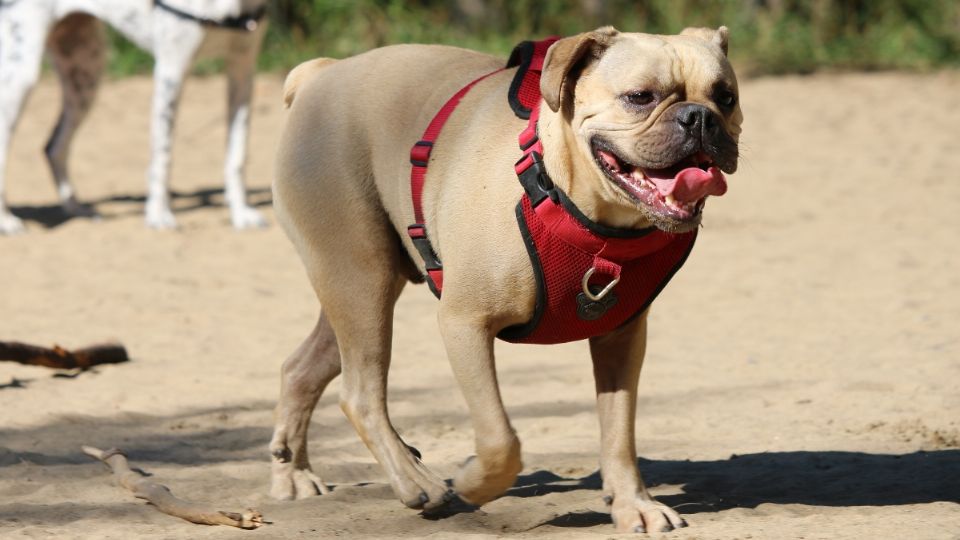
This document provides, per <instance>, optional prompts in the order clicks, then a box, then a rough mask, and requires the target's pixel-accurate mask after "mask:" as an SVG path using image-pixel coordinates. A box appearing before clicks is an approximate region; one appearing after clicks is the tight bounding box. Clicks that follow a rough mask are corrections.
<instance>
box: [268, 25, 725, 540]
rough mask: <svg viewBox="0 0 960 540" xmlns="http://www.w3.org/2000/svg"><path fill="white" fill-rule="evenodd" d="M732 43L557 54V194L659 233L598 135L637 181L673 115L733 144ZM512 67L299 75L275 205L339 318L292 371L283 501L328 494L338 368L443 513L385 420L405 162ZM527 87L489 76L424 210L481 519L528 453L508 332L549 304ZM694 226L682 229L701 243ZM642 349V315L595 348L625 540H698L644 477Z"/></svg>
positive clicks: (277, 461)
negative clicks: (518, 94) (616, 174)
mask: <svg viewBox="0 0 960 540" xmlns="http://www.w3.org/2000/svg"><path fill="white" fill-rule="evenodd" d="M726 41H727V36H726V29H721V30H718V31H715V30H707V29H693V30H691V31H688V32H687V33H686V34H685V35H679V36H650V35H644V34H624V33H619V32H617V31H616V30H614V29H612V28H603V29H599V30H597V31H594V32H589V33H585V34H580V35H578V36H574V37H571V38H567V39H563V40H561V41H559V42H557V43H556V44H555V45H553V47H552V48H551V49H550V51H549V53H548V56H547V58H546V62H545V67H544V71H543V77H542V80H541V90H542V94H543V99H544V103H543V104H542V105H541V120H540V125H539V131H540V137H541V139H542V140H543V144H544V149H545V152H544V153H545V161H546V166H547V169H548V171H549V173H550V174H551V176H552V178H553V180H554V182H555V183H556V184H557V186H558V187H560V188H561V189H563V190H564V191H565V192H566V193H567V194H568V195H569V197H570V198H571V200H572V201H574V202H575V203H576V204H577V205H578V206H579V208H580V209H581V210H582V211H583V212H584V213H585V214H586V215H587V216H588V217H590V218H591V219H593V220H595V221H599V222H601V223H603V224H605V225H609V226H616V227H632V228H640V227H647V226H650V225H651V223H656V219H654V218H652V217H651V215H650V214H649V213H648V212H646V211H644V210H643V208H641V206H642V205H640V204H639V203H637V202H635V201H634V200H632V199H631V198H629V197H628V196H627V195H626V194H624V193H623V192H622V191H621V190H620V189H619V188H617V187H616V186H614V185H613V184H612V183H611V182H610V180H608V179H607V178H606V177H605V176H604V175H603V173H602V172H601V170H600V169H599V168H598V166H597V164H596V163H595V160H594V157H593V155H592V151H591V148H590V137H591V136H593V135H595V134H597V133H602V134H603V135H604V137H606V138H607V139H608V140H609V141H610V142H611V143H613V144H614V145H615V146H616V147H617V148H618V151H619V152H621V153H622V154H623V155H624V156H627V157H629V158H630V160H631V161H633V162H635V163H641V164H642V163H644V162H645V161H656V159H659V158H658V157H657V156H655V155H654V154H652V153H651V152H649V151H648V150H646V149H645V146H644V145H645V144H646V143H648V142H649V141H651V140H659V138H660V137H661V133H660V132H661V131H662V130H663V129H665V128H664V124H667V123H668V122H670V120H669V118H668V114H669V111H671V110H672V109H671V107H672V106H673V105H675V104H677V103H681V102H694V103H699V104H702V105H704V106H706V107H707V108H709V109H710V110H711V111H714V112H715V113H716V114H717V115H718V117H720V118H721V119H722V127H723V129H724V130H725V132H726V133H727V134H728V135H729V136H730V137H732V138H733V139H734V140H735V139H736V137H737V136H738V135H739V132H740V123H741V114H740V110H739V107H735V108H734V109H733V110H730V111H726V112H724V111H722V110H720V109H719V108H718V107H717V105H716V104H715V103H714V102H713V98H712V97H711V96H712V94H711V92H712V91H713V90H712V89H713V88H714V87H715V85H716V84H724V85H727V87H729V88H731V89H733V91H734V92H735V91H736V79H735V77H734V74H733V71H732V69H731V68H730V65H729V63H728V62H727V60H726V56H725V49H726ZM502 63H503V61H502V60H501V59H499V58H494V57H491V56H488V55H485V54H480V53H476V52H472V51H466V50H462V49H456V48H451V47H442V46H414V45H400V46H392V47H386V48H382V49H377V50H374V51H370V52H368V53H365V54H362V55H359V56H356V57H353V58H350V59H347V60H342V61H332V60H329V59H321V60H316V61H313V62H310V63H307V64H305V65H303V66H302V67H300V68H298V69H297V70H296V71H294V72H293V73H292V74H291V77H290V79H289V80H288V83H287V85H286V88H285V91H284V94H285V99H286V100H287V103H288V106H289V107H290V111H289V118H288V122H287V125H286V127H285V129H284V132H283V136H282V139H281V142H280V145H279V151H278V157H277V169H276V174H277V176H276V183H275V185H274V197H275V205H276V209H277V215H278V219H279V220H280V222H281V223H282V224H283V226H284V227H285V229H286V231H287V233H288V235H289V236H290V238H291V240H292V241H293V243H294V245H295V246H296V248H297V250H298V251H299V253H300V256H301V258H302V259H303V261H304V264H305V265H306V269H307V273H308V276H309V279H310V281H311V283H312V285H313V287H314V290H315V292H316V294H317V297H318V299H319V300H320V303H321V304H322V306H323V312H322V315H321V317H320V321H319V322H318V324H317V327H316V329H315V330H314V332H313V333H312V334H311V336H310V337H308V338H307V340H306V341H305V342H304V344H303V345H302V346H301V347H300V349H298V350H297V352H295V353H294V354H293V355H292V356H291V357H290V358H289V359H288V360H287V362H286V363H285V364H284V368H283V388H282V391H281V398H280V403H279V405H278V407H277V427H276V431H275V433H274V438H273V441H272V442H271V451H272V454H273V456H274V478H273V490H272V492H273V494H274V495H275V496H277V497H280V498H293V497H303V496H309V495H313V494H316V493H317V492H318V490H321V491H322V490H325V489H326V488H325V487H324V486H323V484H322V482H321V481H320V479H319V478H318V477H317V476H315V475H314V474H313V473H312V472H311V470H310V465H309V460H308V458H307V450H306V431H307V425H308V424H309V419H310V414H311V412H312V410H313V407H314V405H315V404H316V401H317V399H318V398H319V397H320V394H321V393H322V391H323V389H324V388H325V387H326V385H327V383H328V382H329V381H330V380H332V379H333V378H334V377H336V375H338V374H339V373H340V371H341V368H342V372H343V375H344V380H343V390H342V396H341V406H342V408H343V410H344V412H345V413H346V415H347V416H348V417H349V418H350V420H351V422H352V423H353V425H354V426H355V427H356V429H357V432H358V433H359V434H360V437H361V438H362V439H363V441H364V442H365V443H366V445H367V446H368V448H370V450H371V451H372V453H373V454H374V456H375V457H376V459H377V460H378V461H379V462H380V463H381V465H382V466H383V467H384V468H385V470H386V472H387V474H388V476H389V478H390V482H391V484H392V486H393V488H394V490H395V492H396V493H397V494H398V496H399V497H400V499H401V500H402V501H403V502H404V503H405V504H407V505H408V506H411V507H417V508H421V507H422V508H425V509H433V508H436V507H438V506H440V505H442V504H444V502H445V501H446V500H447V487H446V485H445V484H444V482H443V481H442V480H441V479H440V478H438V477H437V476H435V475H434V474H433V473H431V472H430V471H429V470H428V469H426V467H425V466H424V465H423V464H422V463H421V462H420V460H419V459H418V458H417V457H416V456H415V454H414V453H413V452H412V451H411V449H410V448H409V447H407V446H406V445H405V444H404V442H403V441H402V440H401V439H400V438H399V437H398V435H397V433H396V431H395V430H394V429H393V427H392V425H391V423H390V420H389V418H388V415H387V405H386V380H387V370H388V367H389V362H390V342H391V332H392V322H391V321H392V312H393V306H394V303H395V301H396V299H397V297H398V296H399V294H400V291H401V290H402V288H403V286H404V284H405V283H406V281H407V280H408V276H410V274H411V270H412V264H416V265H417V266H418V268H419V269H420V270H422V262H421V261H420V259H419V257H418V255H417V253H416V250H415V249H414V248H413V246H412V243H411V241H410V240H409V238H408V237H407V236H406V234H404V232H405V230H406V227H407V225H409V224H411V223H413V220H414V218H413V210H412V206H411V198H410V187H409V170H410V165H409V150H410V146H411V145H412V143H413V142H415V141H417V140H418V139H419V138H420V136H421V134H422V132H423V130H424V128H425V126H426V125H427V124H428V123H429V121H430V119H431V118H432V117H433V115H434V114H435V113H436V112H437V110H438V109H439V108H440V107H441V106H442V105H443V103H444V102H445V100H446V99H447V98H448V97H449V96H451V95H452V94H453V93H455V92H456V91H457V90H459V89H460V88H461V87H462V86H464V85H465V84H466V83H468V82H470V81H471V80H473V79H475V78H476V77H478V76H480V75H482V74H484V73H488V72H491V71H493V70H496V69H498V68H500V67H501V66H502ZM513 74H514V70H506V71H503V72H501V73H498V74H496V75H493V76H491V77H489V78H487V79H486V80H484V81H483V82H481V83H479V84H478V85H477V86H475V87H474V88H473V90H471V92H470V93H469V94H468V95H467V96H466V97H465V98H464V99H463V101H462V102H461V104H460V106H459V107H458V109H457V110H456V112H455V113H454V114H453V116H452V117H451V118H450V120H449V121H448V123H447V124H446V125H445V127H444V129H443V133H442V135H441V136H440V138H439V140H438V141H437V144H436V147H435V148H434V151H433V154H432V157H431V161H430V168H429V173H428V177H427V182H426V186H425V189H424V194H423V206H424V214H425V219H426V223H427V228H428V231H429V234H430V238H431V241H432V243H433V245H434V248H435V249H436V250H437V252H438V254H439V255H440V257H441V259H442V260H443V263H444V269H445V278H444V289H443V297H442V299H441V300H440V304H439V324H440V330H441V334H442V336H443V340H444V344H445V346H446V349H447V353H448V356H449V360H450V363H451V365H452V367H453V371H454V374H455V376H456V378H457V381H458V383H459V384H460V387H461V389H462V391H463V394H464V397H465V398H466V402H467V405H468V407H469V410H470V415H471V419H472V421H473V426H474V429H475V433H476V458H475V459H472V460H470V461H468V462H467V463H466V464H465V465H464V466H463V467H462V468H461V469H460V471H459V473H458V474H457V475H456V478H455V479H454V484H453V485H454V489H455V490H456V493H457V494H458V495H459V496H460V497H462V498H463V499H465V500H467V501H469V502H472V503H476V504H482V503H485V502H487V501H489V500H491V499H493V498H495V497H497V496H498V495H500V494H501V493H503V491H505V490H506V489H507V488H509V487H510V486H511V485H512V484H513V482H514V480H515V478H516V476H517V474H518V473H519V472H520V470H521V460H520V441H519V439H518V438H517V435H516V433H515V432H514V430H513V428H512V427H511V425H510V421H509V419H508V418H507V414H506V412H505V411H504V408H503V404H502V402H501V398H500V393H499V390H498V386H497V377H496V372H495V367H494V355H493V341H494V339H495V336H496V335H497V333H498V332H499V331H500V330H501V329H503V328H505V327H507V326H510V325H514V324H519V323H523V322H526V321H527V320H529V319H530V317H531V316H532V313H533V309H534V302H535V281H534V276H533V270H532V268H531V266H530V261H529V259H528V256H527V253H526V250H525V247H524V245H523V242H522V239H521V237H520V234H519V233H518V231H517V225H516V219H515V216H514V208H515V205H516V203H517V201H518V200H519V199H520V197H521V194H522V189H521V187H520V185H519V183H518V182H517V179H516V176H515V175H514V173H513V163H514V161H515V160H516V159H517V158H518V157H519V155H520V154H519V150H518V149H517V134H518V133H519V132H520V131H521V130H522V129H523V128H524V127H525V122H524V121H523V120H520V119H518V118H516V116H515V115H514V113H513V112H512V111H511V110H510V108H509V107H508V106H507V100H506V94H507V88H508V86H509V84H510V80H511V78H512V77H513ZM638 86H644V87H654V88H656V89H657V90H658V92H660V93H661V94H663V95H664V96H666V97H665V98H664V99H663V101H662V102H660V104H659V105H658V106H657V107H656V109H655V110H653V111H652V112H650V113H649V114H644V115H638V114H637V113H636V112H635V111H629V110H626V109H625V108H624V107H623V105H622V102H621V100H620V96H621V95H622V94H623V93H624V92H627V91H630V90H631V89H633V88H636V87H638ZM728 172H731V171H728ZM698 220H699V217H697V219H691V220H689V222H686V223H681V224H675V225H676V227H675V228H680V229H683V228H685V229H687V230H689V229H691V228H693V227H696V226H697V224H698ZM412 261H415V263H412ZM645 344H646V317H645V316H644V317H639V318H637V319H636V320H635V321H634V322H632V323H630V324H629V325H628V326H626V327H624V328H621V329H620V330H618V331H617V332H614V333H613V334H610V335H606V336H601V337H598V338H594V339H591V340H590V350H591V356H592V358H593V362H594V372H595V378H596V389H597V396H598V410H599V415H600V423H601V438H602V454H601V469H602V474H603V479H604V492H605V493H606V494H607V495H608V496H609V497H610V499H609V500H611V513H612V515H613V520H614V523H615V524H616V526H617V529H618V530H621V531H635V530H636V531H639V530H650V531H657V530H668V529H670V528H672V527H675V526H681V525H682V524H683V520H682V519H681V518H680V517H679V515H677V513H676V512H674V511H673V510H672V509H670V508H668V507H666V506H664V505H662V504H660V503H658V502H656V501H655V500H653V498H652V497H651V496H650V495H649V494H648V493H647V490H646V488H645V487H644V485H643V482H642V480H641V478H640V475H639V472H638V471H637V468H636V451H635V448H634V414H635V405H636V388H637V380H638V377H639V373H640V367H641V364H642V361H643V355H644V348H645Z"/></svg>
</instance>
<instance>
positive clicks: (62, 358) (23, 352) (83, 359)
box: [0, 341, 130, 369]
mask: <svg viewBox="0 0 960 540" xmlns="http://www.w3.org/2000/svg"><path fill="white" fill-rule="evenodd" d="M0 360H6V361H10V362H19V363H21V364H26V365H29V366H44V367H48V368H56V369H78V368H79V369H88V368H90V367H92V366H96V365H98V364H119V363H121V362H126V361H128V360H130V358H129V357H128V356H127V349H125V348H124V347H123V345H120V344H119V343H106V344H102V345H94V346H92V347H86V348H83V349H77V350H75V351H68V350H66V349H64V348H63V347H61V346H59V345H54V346H53V348H52V349H48V348H46V347H38V346H36V345H28V344H26V343H18V342H16V341H0Z"/></svg>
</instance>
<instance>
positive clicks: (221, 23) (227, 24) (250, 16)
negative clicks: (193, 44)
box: [153, 0, 267, 32]
mask: <svg viewBox="0 0 960 540" xmlns="http://www.w3.org/2000/svg"><path fill="white" fill-rule="evenodd" d="M153 5H154V6H156V7H158V8H160V9H162V10H164V11H167V12H169V13H172V14H174V15H176V16H177V17H180V18H181V19H184V20H187V21H193V22H195V23H199V24H200V25H201V26H207V27H217V28H226V29H228V30H245V31H247V32H253V31H254V30H256V29H257V28H258V27H259V26H260V21H261V20H263V18H264V17H265V16H266V15H267V6H266V4H264V5H262V6H260V8H259V9H257V10H256V11H254V12H252V13H242V14H240V15H237V16H235V17H226V18H224V19H221V20H215V19H208V18H206V17H200V16H199V15H194V14H193V13H187V12H186V11H183V10H182V9H179V8H176V7H173V6H171V5H170V4H168V3H167V2H166V0H153Z"/></svg>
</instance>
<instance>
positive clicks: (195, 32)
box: [146, 9, 204, 229]
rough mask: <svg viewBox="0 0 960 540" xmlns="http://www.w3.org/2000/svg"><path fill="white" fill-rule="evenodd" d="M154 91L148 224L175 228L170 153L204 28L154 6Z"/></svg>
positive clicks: (148, 174) (147, 211)
mask: <svg viewBox="0 0 960 540" xmlns="http://www.w3.org/2000/svg"><path fill="white" fill-rule="evenodd" d="M153 17H154V18H153V21H154V24H153V35H154V51H153V53H154V57H155V58H156V63H155V64H154V70H153V78H154V93H153V106H152V108H151V129H150V132H151V133H150V134H151V156H150V169H149V170H148V172H147V207H146V222H147V226H148V227H151V228H154V229H173V228H175V227H176V226H177V221H176V219H175V218H174V217H173V212H172V211H171V210H170V188H169V178H170V155H171V151H172V147H173V124H174V120H175V117H176V113H177V102H178V101H179V99H180V91H181V90H182V88H183V81H184V79H185V78H186V76H187V71H188V70H189V68H190V65H191V64H192V63H193V59H194V56H195V55H196V53H197V49H198V48H199V47H200V44H201V43H202V42H203V36H204V31H203V28H202V27H200V26H199V25H197V24H195V23H192V22H189V21H184V20H181V19H179V18H177V17H176V16H175V15H173V14H170V13H167V12H165V11H161V10H158V9H155V10H154V16H153Z"/></svg>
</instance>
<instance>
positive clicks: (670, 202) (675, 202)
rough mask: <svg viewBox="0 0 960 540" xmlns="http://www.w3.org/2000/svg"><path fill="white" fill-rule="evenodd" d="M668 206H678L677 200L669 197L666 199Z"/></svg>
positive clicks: (671, 196)
mask: <svg viewBox="0 0 960 540" xmlns="http://www.w3.org/2000/svg"><path fill="white" fill-rule="evenodd" d="M665 200H666V201H667V204H668V205H670V206H673V207H676V206H677V199H676V198H675V197H674V196H673V195H667V197H666V199H665Z"/></svg>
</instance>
